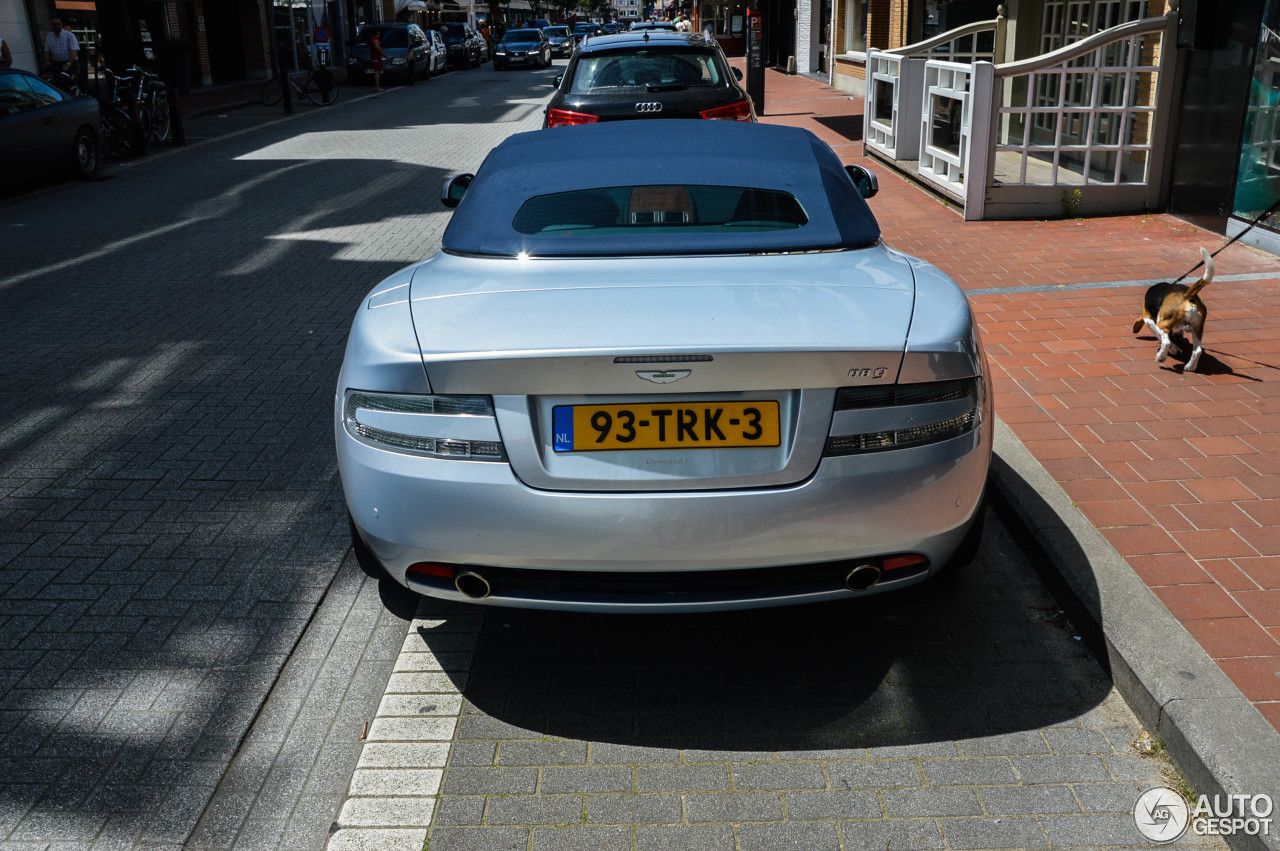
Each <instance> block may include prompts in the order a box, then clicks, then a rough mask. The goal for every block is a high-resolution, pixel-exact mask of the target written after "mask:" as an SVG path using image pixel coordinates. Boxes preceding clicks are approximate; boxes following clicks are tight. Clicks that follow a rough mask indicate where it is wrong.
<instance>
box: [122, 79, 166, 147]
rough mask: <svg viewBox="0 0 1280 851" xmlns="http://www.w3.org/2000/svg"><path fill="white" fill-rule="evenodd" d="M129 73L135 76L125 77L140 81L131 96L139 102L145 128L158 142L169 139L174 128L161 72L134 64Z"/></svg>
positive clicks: (140, 114) (135, 101)
mask: <svg viewBox="0 0 1280 851" xmlns="http://www.w3.org/2000/svg"><path fill="white" fill-rule="evenodd" d="M128 73H129V74H131V75H133V76H132V77H126V78H124V79H126V80H132V79H134V78H136V79H137V81H138V85H137V88H136V89H135V90H134V91H133V92H132V93H131V97H132V99H133V101H134V103H136V104H137V109H138V120H139V121H140V122H141V124H142V126H143V128H144V130H146V132H147V134H148V135H149V136H150V137H151V138H152V139H155V140H156V141H157V142H160V143H164V142H167V141H169V137H170V135H172V132H173V128H172V126H171V125H170V123H169V92H168V87H167V86H165V84H164V83H163V82H161V80H160V75H159V74H153V73H152V72H150V71H148V70H147V69H146V68H139V67H138V66H137V65H134V66H133V67H132V68H130V69H129V71H128Z"/></svg>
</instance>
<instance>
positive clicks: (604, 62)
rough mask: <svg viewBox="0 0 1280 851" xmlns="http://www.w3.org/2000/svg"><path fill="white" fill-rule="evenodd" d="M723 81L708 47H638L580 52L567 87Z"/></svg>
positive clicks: (581, 90)
mask: <svg viewBox="0 0 1280 851" xmlns="http://www.w3.org/2000/svg"><path fill="white" fill-rule="evenodd" d="M723 81H724V75H722V74H721V73H720V69H719V67H718V66H717V64H716V61H715V55H714V54H712V53H711V52H710V51H708V50H698V51H694V50H637V51H634V52H629V53H599V54H593V55H590V56H583V57H582V58H581V59H580V60H579V61H578V67H577V70H576V71H575V72H574V75H573V84H572V86H571V88H570V91H571V92H573V93H575V94H586V93H588V92H593V91H595V90H597V89H634V88H652V87H654V86H663V87H666V86H670V87H673V88H674V87H680V88H687V87H691V86H718V85H720V84H721V83H722V82H723Z"/></svg>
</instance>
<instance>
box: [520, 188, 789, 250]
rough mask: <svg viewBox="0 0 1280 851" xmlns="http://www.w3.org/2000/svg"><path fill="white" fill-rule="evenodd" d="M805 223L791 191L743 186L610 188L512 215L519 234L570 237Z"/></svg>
mask: <svg viewBox="0 0 1280 851" xmlns="http://www.w3.org/2000/svg"><path fill="white" fill-rule="evenodd" d="M808 223H809V217H808V216H807V215H805V211H804V208H803V207H801V205H800V202H799V201H798V200H797V199H796V197H795V196H794V195H792V194H790V193H789V192H783V191H780V190H775V189H753V188H751V187H742V186H613V187H608V188H604V189H584V190H579V191H576V192H559V193H556V194H554V195H538V196H535V197H533V198H530V199H529V200H528V201H526V202H525V203H524V204H523V205H522V206H521V207H520V209H519V211H518V212H517V213H516V216H515V220H514V221H513V222H512V228H514V229H515V231H516V232H517V233H522V234H537V235H539V236H554V237H572V236H600V235H604V234H620V233H642V232H649V233H655V232H663V231H667V232H670V231H682V232H690V233H709V232H722V233H723V232H726V231H734V232H739V233H752V232H760V231H776V230H795V229H796V228H801V227H804V226H805V225H806V224H808Z"/></svg>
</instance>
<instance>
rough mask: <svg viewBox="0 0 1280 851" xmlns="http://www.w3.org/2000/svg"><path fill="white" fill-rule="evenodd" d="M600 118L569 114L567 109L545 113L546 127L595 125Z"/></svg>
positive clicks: (584, 114)
mask: <svg viewBox="0 0 1280 851" xmlns="http://www.w3.org/2000/svg"><path fill="white" fill-rule="evenodd" d="M599 120H600V116H598V115H591V114H590V113H587V112H571V111H569V110H567V109H553V110H551V111H550V112H548V113H547V126H548V127H574V126H576V125H578V124H595V123H596V122H597V121H599Z"/></svg>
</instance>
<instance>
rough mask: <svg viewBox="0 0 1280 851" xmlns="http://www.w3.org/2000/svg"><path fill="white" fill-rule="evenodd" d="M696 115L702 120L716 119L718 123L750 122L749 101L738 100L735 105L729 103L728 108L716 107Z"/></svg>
mask: <svg viewBox="0 0 1280 851" xmlns="http://www.w3.org/2000/svg"><path fill="white" fill-rule="evenodd" d="M698 114H699V115H701V116H702V117H703V118H711V119H718V120H720V121H750V120H751V101H749V100H740V101H738V102H737V103H731V104H729V105H728V106H717V107H716V108H715V109H704V110H702V111H701V112H699V113H698Z"/></svg>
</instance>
